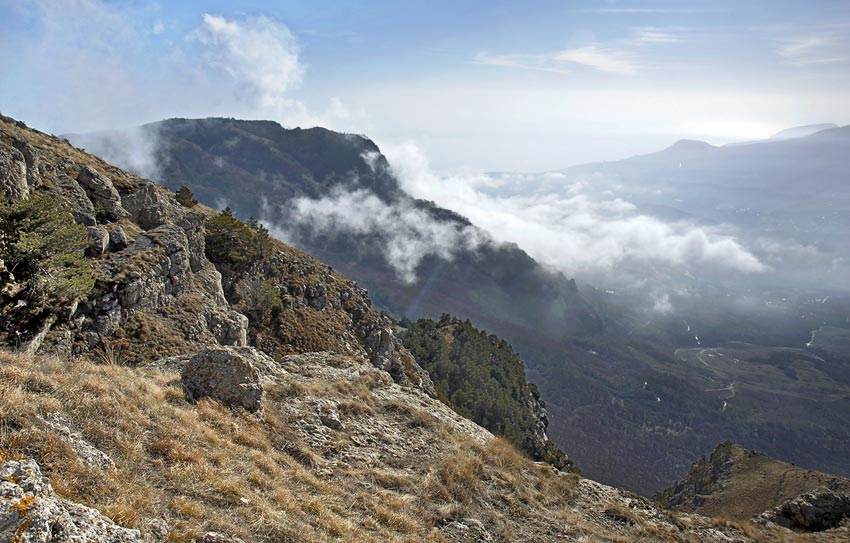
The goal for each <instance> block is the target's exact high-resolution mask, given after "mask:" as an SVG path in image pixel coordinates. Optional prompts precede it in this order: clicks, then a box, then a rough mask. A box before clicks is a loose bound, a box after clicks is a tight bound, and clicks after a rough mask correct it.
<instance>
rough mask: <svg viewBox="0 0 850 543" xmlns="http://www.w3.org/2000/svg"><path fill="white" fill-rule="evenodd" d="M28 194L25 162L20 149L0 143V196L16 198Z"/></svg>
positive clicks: (24, 196)
mask: <svg viewBox="0 0 850 543" xmlns="http://www.w3.org/2000/svg"><path fill="white" fill-rule="evenodd" d="M28 194H29V186H28V185H27V164H26V161H25V160H24V156H23V155H22V154H21V152H20V151H18V150H17V149H15V148H13V147H9V146H8V145H4V144H0V196H2V197H3V198H5V199H10V200H18V199H21V198H26V197H27V195H28Z"/></svg>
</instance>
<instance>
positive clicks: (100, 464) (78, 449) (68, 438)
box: [39, 413, 115, 470]
mask: <svg viewBox="0 0 850 543" xmlns="http://www.w3.org/2000/svg"><path fill="white" fill-rule="evenodd" d="M39 419H40V421H41V423H42V424H44V425H45V426H46V427H47V428H49V429H50V430H51V431H53V432H55V433H56V434H57V435H59V437H60V438H62V440H63V441H65V442H66V443H68V444H69V445H70V446H71V448H72V449H74V452H75V453H77V457H78V458H79V459H80V461H82V462H83V463H84V464H88V465H89V466H91V467H95V468H100V469H103V470H114V469H115V462H113V461H112V459H111V458H110V457H109V455H108V454H106V453H105V452H103V451H101V450H100V449H98V448H97V447H95V446H94V445H92V444H91V443H89V442H88V441H86V440H85V439H83V437H82V436H81V435H80V434H79V433H77V432H74V431H72V430H71V428H70V426H69V425H70V423H69V422H68V421H67V420H65V418H63V417H62V416H61V415H59V414H58V413H51V414H50V415H47V416H45V417H39Z"/></svg>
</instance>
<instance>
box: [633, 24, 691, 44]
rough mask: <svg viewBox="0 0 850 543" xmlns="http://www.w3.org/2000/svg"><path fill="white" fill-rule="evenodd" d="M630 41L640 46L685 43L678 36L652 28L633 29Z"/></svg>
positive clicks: (661, 29)
mask: <svg viewBox="0 0 850 543" xmlns="http://www.w3.org/2000/svg"><path fill="white" fill-rule="evenodd" d="M632 41H633V42H635V43H638V44H642V45H664V44H670V43H682V42H683V41H685V40H684V39H683V38H682V37H681V36H680V35H679V34H677V33H673V32H670V31H669V30H665V29H663V28H656V27H652V26H647V27H639V28H635V29H634V37H633V38H632Z"/></svg>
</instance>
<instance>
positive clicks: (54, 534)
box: [0, 460, 143, 543]
mask: <svg viewBox="0 0 850 543" xmlns="http://www.w3.org/2000/svg"><path fill="white" fill-rule="evenodd" d="M0 541H9V542H15V543H47V542H50V543H80V542H86V543H135V542H141V541H143V539H142V536H141V534H140V533H139V531H138V530H131V529H128V528H123V527H121V526H118V525H116V524H115V523H114V522H112V521H111V520H109V519H108V518H106V517H104V516H103V515H102V514H100V512H98V511H97V510H96V509H92V508H90V507H86V506H84V505H80V504H78V503H74V502H71V501H69V500H65V499H62V498H59V497H58V496H56V493H55V492H54V491H53V488H52V487H51V486H50V482H49V481H48V480H47V478H45V477H44V476H42V474H41V469H40V467H39V465H38V464H37V463H35V462H33V461H32V460H30V461H28V462H18V461H15V460H10V461H7V462H5V463H4V464H3V465H2V466H0Z"/></svg>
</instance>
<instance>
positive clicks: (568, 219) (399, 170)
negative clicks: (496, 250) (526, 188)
mask: <svg viewBox="0 0 850 543" xmlns="http://www.w3.org/2000/svg"><path fill="white" fill-rule="evenodd" d="M383 150H384V153H385V154H386V155H387V158H388V160H389V163H390V165H391V167H392V169H393V172H394V173H395V174H396V175H397V177H398V178H399V181H400V182H401V184H402V187H403V188H404V189H405V190H407V191H408V192H409V193H410V194H412V195H413V196H415V197H417V198H422V199H426V200H432V201H434V202H436V203H437V204H438V205H441V206H443V207H447V208H449V209H452V210H454V211H456V212H458V213H460V214H462V215H465V216H466V217H468V218H469V219H470V220H471V221H472V223H473V224H475V225H476V226H479V227H481V228H482V229H484V230H486V231H487V232H489V233H491V234H492V235H493V237H494V238H495V239H496V240H498V241H502V242H514V243H517V244H518V245H519V246H520V247H522V248H523V249H525V250H526V251H527V252H528V253H529V254H530V255H531V256H533V257H534V258H535V259H537V260H538V261H540V262H543V263H545V264H548V265H551V266H554V267H556V268H558V269H560V270H562V271H564V272H565V273H566V274H568V275H575V274H576V273H584V274H588V273H594V272H597V271H598V272H610V271H612V270H615V269H616V268H617V266H618V265H621V264H623V263H626V262H635V261H646V262H660V263H664V264H672V265H688V266H700V265H705V266H712V267H718V268H724V269H728V270H734V271H737V272H743V273H761V272H764V271H767V269H768V267H767V266H766V265H765V264H764V263H762V262H761V261H760V260H759V259H758V258H757V257H756V256H755V255H754V254H753V253H752V252H750V251H749V250H747V249H746V248H745V247H743V246H742V245H741V244H740V243H739V242H738V241H737V240H736V239H734V238H733V237H731V236H729V235H724V234H722V233H720V232H718V231H713V230H709V229H707V228H704V227H698V226H694V225H692V224H687V223H667V222H663V221H661V220H659V219H656V218H653V217H649V216H645V215H640V214H638V213H637V212H636V209H635V206H634V205H632V204H631V203H629V202H626V201H624V200H622V199H619V198H608V199H601V198H598V197H593V196H590V195H588V194H586V193H584V192H582V190H581V187H578V188H577V189H576V190H575V191H572V192H571V193H570V194H569V195H568V196H563V195H557V194H534V195H519V196H508V197H505V196H501V197H500V196H494V195H492V194H489V193H488V192H487V191H485V190H483V189H484V188H485V187H488V186H492V185H493V180H492V178H490V177H489V176H487V175H483V174H467V175H447V176H443V175H437V174H435V173H434V172H433V171H431V169H430V167H429V165H428V160H427V158H426V156H425V155H424V154H423V153H422V151H421V150H420V149H419V148H418V147H417V146H416V144H415V143H412V142H407V143H404V144H401V145H391V146H385V147H384V148H383Z"/></svg>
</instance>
